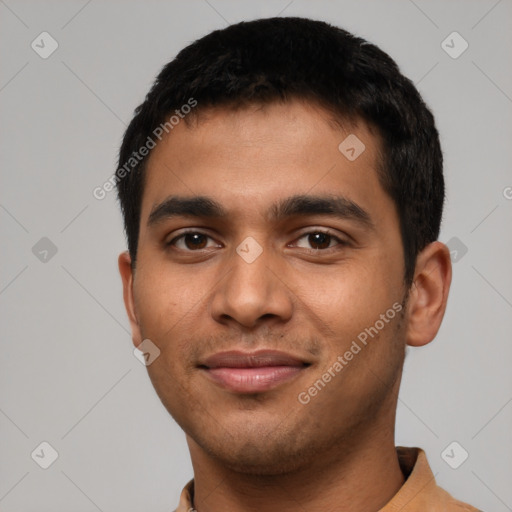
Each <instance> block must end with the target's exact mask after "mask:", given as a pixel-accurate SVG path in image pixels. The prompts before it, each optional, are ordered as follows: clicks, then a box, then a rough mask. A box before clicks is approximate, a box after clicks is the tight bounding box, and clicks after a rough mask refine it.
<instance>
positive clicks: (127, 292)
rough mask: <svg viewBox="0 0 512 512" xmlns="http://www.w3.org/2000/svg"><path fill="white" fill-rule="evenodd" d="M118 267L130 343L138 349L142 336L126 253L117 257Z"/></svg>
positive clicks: (130, 268)
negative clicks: (130, 333)
mask: <svg viewBox="0 0 512 512" xmlns="http://www.w3.org/2000/svg"><path fill="white" fill-rule="evenodd" d="M118 266H119V273H120V274H121V279H122V281H123V299H124V306H125V308H126V313H127V314H128V319H129V321H130V326H131V329H132V341H133V344H134V346H136V347H138V346H139V345H140V343H141V342H142V336H141V332H140V326H139V319H138V317H137V310H136V307H135V300H134V296H133V271H132V264H131V257H130V253H129V252H128V251H125V252H122V253H121V254H120V255H119V258H118Z"/></svg>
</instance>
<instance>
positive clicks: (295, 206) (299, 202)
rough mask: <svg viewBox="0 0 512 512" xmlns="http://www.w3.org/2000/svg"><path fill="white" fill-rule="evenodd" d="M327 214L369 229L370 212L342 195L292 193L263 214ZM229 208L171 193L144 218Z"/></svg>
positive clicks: (152, 220)
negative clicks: (171, 194) (293, 194)
mask: <svg viewBox="0 0 512 512" xmlns="http://www.w3.org/2000/svg"><path fill="white" fill-rule="evenodd" d="M312 215H329V216H332V217H336V218H339V219H342V220H353V221H356V222H357V223H358V224H361V225H362V226H364V227H366V228H370V229H373V228H374V223H373V221H372V219H371V216H370V214H369V213H368V212H367V211H366V210H364V209H363V208H362V207H361V206H359V205H358V204H357V203H355V202H354V201H352V200H351V199H348V198H346V197H344V196H323V195H322V196H318V195H295V196H291V197H288V198H286V199H282V200H281V201H279V202H278V203H275V204H273V205H271V207H270V208H269V210H268V211H267V214H266V219H267V220H268V221H280V220H283V219H287V218H291V217H306V216H312ZM228 216H229V212H228V211H227V210H226V209H225V208H224V207H223V206H222V205H221V204H220V203H218V202H217V201H215V200H214V199H212V198H210V197H206V196H194V197H182V196H171V197H168V198H167V199H166V200H165V201H163V202H162V203H160V204H157V205H155V206H154V207H153V208H152V210H151V213H150V215H149V218H148V222H147V225H148V227H151V226H153V225H155V224H158V223H160V222H162V221H164V220H167V219H170V218H173V217H196V218H218V219H221V218H226V217H228Z"/></svg>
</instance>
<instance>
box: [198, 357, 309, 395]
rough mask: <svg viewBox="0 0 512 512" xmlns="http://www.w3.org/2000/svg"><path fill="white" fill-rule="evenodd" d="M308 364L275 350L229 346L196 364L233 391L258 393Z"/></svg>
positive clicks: (216, 381) (297, 373)
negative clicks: (242, 349) (227, 349)
mask: <svg viewBox="0 0 512 512" xmlns="http://www.w3.org/2000/svg"><path fill="white" fill-rule="evenodd" d="M310 364H311V363H309V362H307V361H304V360H302V359H300V358H299V357H297V356H293V355H291V354H287V353H285V352H280V351H278V350H265V349H263V350H258V351H255V352H242V351H239V350H230V351H227V352H219V353H217V354H214V355H212V356H210V357H208V358H206V359H205V360H204V362H202V363H201V364H200V365H199V368H200V369H201V370H202V371H204V373H205V374H206V376H207V377H208V378H210V379H211V380H213V381H214V382H215V383H216V384H218V385H220V386H221V387H222V388H224V389H228V390H230V391H234V392H236V393H258V392H263V391H268V390H270V389H272V388H275V387H276V386H278V385H280V384H282V383H284V382H288V381H290V380H291V379H293V378H295V377H297V376H298V375H299V374H300V373H301V372H302V371H303V370H304V369H306V368H307V367H308V366H310Z"/></svg>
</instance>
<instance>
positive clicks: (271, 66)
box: [116, 17, 445, 284]
mask: <svg viewBox="0 0 512 512" xmlns="http://www.w3.org/2000/svg"><path fill="white" fill-rule="evenodd" d="M297 98H298V99H303V100H308V101H312V102H315V103H317V104H319V105H321V106H323V107H325V108H327V109H329V111H330V112H332V113H334V115H335V116H336V117H337V118H338V119H340V120H341V121H343V120H359V119H361V120H363V121H364V122H366V123H367V125H368V126H369V127H370V128H376V130H377V132H378V135H379V136H380V140H381V142H382V148H381V153H382V154H381V158H380V160H381V161H380V163H379V169H378V174H379V180H380V183H381V185H382V186H383V189H384V190H385V191H386V192H387V193H388V194H389V196H390V197H391V198H392V199H393V201H394V203H395V205H396V207H397V211H398V215H399V219H400V230H401V235H402V242H403V250H404V261H405V273H404V279H405V282H406V283H407V284H410V283H411V282H412V279H413V276H414V269H415V265H416V257H417V255H418V253H419V252H420V251H421V250H422V249H423V248H424V247H425V246H426V245H428V244H429V243H430V242H433V241H435V240H436V239H437V237H438V235H439V229H440V224H441V217H442V210H443V203H444V194H445V192H444V179H443V157H442V152H441V147H440V143H439V134H438V131H437V129H436V126H435V122H434V117H433V115H432V113H431V112H430V110H429V108H428V107H427V106H426V104H425V103H424V101H423V100H422V98H421V96H420V94H419V92H418V91H417V89H416V87H415V86H414V84H413V83H412V82H411V81H410V80H409V79H408V78H406V77H405V76H403V75H402V74H401V73H400V70H399V68H398V66H397V64H396V63H395V62H394V61H393V59H391V57H389V55H387V54H386V53H385V52H383V51H382V50H380V49H379V48H378V47H377V46H375V45H373V44H371V43H369V42H367V41H366V40H364V39H362V38H360V37H356V36H355V35H353V34H351V33H349V32H347V31H346V30H343V29H341V28H339V27H335V26H333V25H331V24H328V23H326V22H323V21H316V20H311V19H307V18H297V17H278V18H266V19H259V20H254V21H247V22H241V23H237V24H235V25H231V26H228V27H226V28H224V29H222V30H215V31H213V32H211V33H209V34H207V35H206V36H204V37H202V38H200V39H198V40H197V41H195V42H193V43H192V44H190V45H189V46H187V47H186V48H184V49H183V50H181V51H180V52H179V53H178V55H177V56H176V58H175V59H174V60H172V61H171V62H169V63H168V64H166V65H165V66H164V67H163V69H162V71H161V72H160V74H159V75H158V77H157V78H156V80H155V83H154V84H153V86H152V88H151V90H150V91H149V93H148V94H147V96H146V98H145V100H144V102H143V103H142V104H141V105H139V106H138V107H137V108H136V109H135V115H134V117H133V119H132V121H131V122H130V124H129V126H128V128H127V130H126V132H125V134H124V138H123V142H122V145H121V148H120V152H119V166H118V171H117V172H118V174H119V171H120V170H121V168H122V167H121V166H124V169H125V172H123V173H122V179H118V180H116V181H117V191H118V198H119V201H120V205H121V209H122V213H123V217H124V225H125V231H126V236H127V241H128V250H129V252H130V255H131V259H132V266H133V268H135V262H136V258H137V243H138V238H139V229H140V213H141V204H142V195H143V191H144V175H145V163H146V162H147V159H148V155H146V156H144V157H141V156H140V155H139V153H138V151H139V149H140V148H141V147H144V146H145V145H146V146H147V145H148V142H149V141H150V140H152V137H151V136H152V134H154V133H155V132H157V130H155V129H156V128H157V127H158V126H159V125H162V126H163V123H164V121H165V120H166V117H167V116H169V115H170V114H172V113H173V112H176V113H177V114H178V113H180V117H183V115H181V112H188V111H190V110H191V108H190V107H187V109H188V110H186V109H185V108H184V106H186V105H194V108H193V109H192V111H190V113H189V114H188V115H187V117H188V116H195V115H196V114H197V113H198V112H199V111H202V110H203V109H207V108H209V107H212V106H225V107H226V108H228V107H229V108H232V107H234V108H238V107H243V106H245V105H250V104H253V103H256V104H258V103H260V104H261V103H271V102H275V101H283V102H286V101H288V100H291V99H297ZM192 102H193V103H192ZM182 108H183V110H181V109H182ZM174 117H176V116H174ZM176 119H177V117H176ZM178 120H179V119H178ZM185 120H186V119H185ZM171 124H172V123H169V122H167V124H166V126H167V128H166V131H167V132H168V131H169V128H171V129H172V126H171ZM150 147H151V146H150ZM134 155H136V156H137V159H134V158H133V156H134ZM130 159H131V160H130ZM128 161H131V162H132V164H131V167H132V168H131V169H127V167H126V162H128Z"/></svg>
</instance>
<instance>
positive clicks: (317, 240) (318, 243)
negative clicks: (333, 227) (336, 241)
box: [308, 232, 332, 249]
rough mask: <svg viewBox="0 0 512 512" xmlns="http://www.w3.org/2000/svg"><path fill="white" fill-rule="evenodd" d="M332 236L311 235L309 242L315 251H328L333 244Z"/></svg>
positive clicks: (322, 234)
mask: <svg viewBox="0 0 512 512" xmlns="http://www.w3.org/2000/svg"><path fill="white" fill-rule="evenodd" d="M331 238H332V237H331V235H328V234H327V233H321V232H319V233H310V234H309V235H308V242H309V244H310V245H311V247H312V248H313V249H327V248H328V247H329V244H330V243H331Z"/></svg>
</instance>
